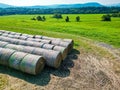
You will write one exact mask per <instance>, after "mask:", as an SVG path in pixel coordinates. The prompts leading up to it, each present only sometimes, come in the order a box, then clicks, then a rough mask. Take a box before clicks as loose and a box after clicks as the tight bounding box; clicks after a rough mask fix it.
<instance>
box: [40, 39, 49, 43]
mask: <svg viewBox="0 0 120 90" xmlns="http://www.w3.org/2000/svg"><path fill="white" fill-rule="evenodd" d="M41 42H43V43H46V44H50V43H51V40H43V39H41Z"/></svg>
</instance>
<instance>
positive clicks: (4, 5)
mask: <svg viewBox="0 0 120 90" xmlns="http://www.w3.org/2000/svg"><path fill="white" fill-rule="evenodd" d="M8 7H14V6H12V5H8V4H3V3H0V8H8Z"/></svg>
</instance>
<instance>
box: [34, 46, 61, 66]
mask: <svg viewBox="0 0 120 90" xmlns="http://www.w3.org/2000/svg"><path fill="white" fill-rule="evenodd" d="M32 53H33V54H36V55H41V56H43V57H44V58H45V60H46V64H47V65H48V66H50V67H54V68H58V67H59V66H60V64H61V61H62V55H61V53H60V52H59V51H53V50H46V49H42V48H35V49H34V51H33V52H32Z"/></svg>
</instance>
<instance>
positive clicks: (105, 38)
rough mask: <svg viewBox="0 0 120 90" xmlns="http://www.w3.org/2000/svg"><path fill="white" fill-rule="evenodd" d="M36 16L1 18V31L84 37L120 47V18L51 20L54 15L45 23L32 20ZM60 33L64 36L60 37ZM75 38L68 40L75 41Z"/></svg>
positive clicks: (87, 16)
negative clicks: (108, 19)
mask: <svg viewBox="0 0 120 90" xmlns="http://www.w3.org/2000/svg"><path fill="white" fill-rule="evenodd" d="M36 16H38V15H11V16H1V17H0V29H4V30H11V31H15V32H22V33H28V34H40V35H47V36H54V37H60V38H64V37H66V38H67V37H68V36H67V35H66V34H69V35H74V37H76V36H83V37H87V38H90V39H93V40H98V41H101V42H105V43H108V44H110V45H113V46H115V47H118V48H119V47H120V40H119V39H120V18H112V21H111V22H103V21H101V17H102V14H80V15H79V14H76V15H63V19H59V20H57V19H53V18H51V17H52V15H45V17H46V21H45V22H41V21H33V20H30V19H31V18H33V17H36ZM41 16H43V15H41ZM66 16H69V18H70V22H68V23H66V22H65V20H64V19H65V17H66ZM76 16H80V19H81V21H80V22H76V21H75V17H76ZM54 33H56V34H57V35H56V34H54ZM59 33H60V34H62V35H59V36H58V34H59ZM74 37H68V38H73V39H74Z"/></svg>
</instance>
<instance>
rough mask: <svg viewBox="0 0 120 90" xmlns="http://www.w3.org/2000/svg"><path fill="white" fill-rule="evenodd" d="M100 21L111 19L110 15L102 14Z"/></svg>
mask: <svg viewBox="0 0 120 90" xmlns="http://www.w3.org/2000/svg"><path fill="white" fill-rule="evenodd" d="M102 21H111V16H110V15H109V14H107V15H103V16H102Z"/></svg>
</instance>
